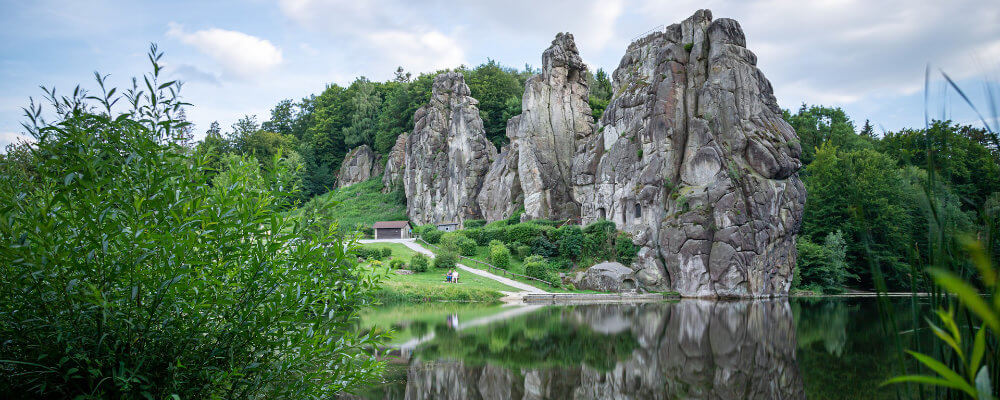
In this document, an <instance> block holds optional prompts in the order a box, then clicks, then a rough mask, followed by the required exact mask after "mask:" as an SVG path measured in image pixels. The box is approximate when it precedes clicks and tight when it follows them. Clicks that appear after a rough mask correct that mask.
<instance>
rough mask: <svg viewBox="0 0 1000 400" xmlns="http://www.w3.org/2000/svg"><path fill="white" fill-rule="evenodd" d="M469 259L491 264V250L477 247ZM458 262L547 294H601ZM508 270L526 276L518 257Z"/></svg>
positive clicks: (465, 261)
mask: <svg viewBox="0 0 1000 400" xmlns="http://www.w3.org/2000/svg"><path fill="white" fill-rule="evenodd" d="M418 243H419V242H418ZM424 247H427V248H428V249H430V250H431V251H433V252H434V253H435V254H436V253H437V252H438V251H439V250H438V249H435V248H433V247H430V246H424ZM469 258H471V259H473V260H479V261H485V262H489V259H490V248H489V246H477V247H476V254H475V255H474V256H469ZM458 261H459V264H462V265H464V266H466V267H469V268H475V269H479V270H483V271H487V272H492V273H494V274H496V275H500V276H502V277H505V278H508V279H512V280H515V281H518V282H521V283H524V284H527V285H531V286H534V287H536V288H539V289H542V290H544V291H547V292H555V293H600V292H595V291H585V290H570V289H567V288H554V287H552V286H549V285H546V284H544V283H541V282H539V281H536V280H532V279H526V278H522V277H519V276H513V275H505V274H503V273H502V272H500V271H496V270H493V271H490V269H489V267H487V266H486V265H483V264H480V263H477V262H472V261H469V260H465V259H461V258H460V259H459V260H458ZM507 270H508V271H510V272H513V273H515V274H521V275H524V264H523V263H521V260H518V259H517V257H514V256H513V255H512V256H511V258H510V266H509V267H508V268H507ZM463 277H464V275H463ZM463 279H464V278H463Z"/></svg>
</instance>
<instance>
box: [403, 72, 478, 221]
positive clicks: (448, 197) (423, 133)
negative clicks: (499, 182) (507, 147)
mask: <svg viewBox="0 0 1000 400" xmlns="http://www.w3.org/2000/svg"><path fill="white" fill-rule="evenodd" d="M431 92H432V93H431V100H430V103H429V104H427V105H425V106H423V107H421V108H420V109H418V110H417V112H416V113H415V114H414V115H413V121H414V129H413V133H412V134H411V135H410V137H409V138H407V140H406V157H405V158H406V160H405V162H404V163H403V188H404V190H405V191H406V198H407V202H406V203H407V204H406V209H407V215H408V216H409V217H410V220H411V221H412V222H414V223H416V224H418V225H423V224H431V223H445V222H457V223H461V222H463V221H464V220H466V219H475V218H481V215H482V214H481V213H480V211H479V205H478V204H477V202H476V197H477V196H478V194H479V190H480V188H481V187H482V184H483V179H484V178H485V177H486V173H487V171H488V170H489V168H490V164H491V163H492V162H493V160H494V159H496V156H497V150H496V148H495V147H493V144H492V143H490V142H489V140H487V139H486V136H485V133H484V131H483V121H482V119H481V118H480V117H479V109H478V108H476V104H478V103H479V102H478V101H476V99H473V98H472V97H470V96H469V94H470V93H469V86H467V85H466V84H465V78H464V77H463V76H462V74H461V73H458V72H446V73H442V74H440V75H438V76H436V77H435V78H434V84H433V86H432V88H431Z"/></svg>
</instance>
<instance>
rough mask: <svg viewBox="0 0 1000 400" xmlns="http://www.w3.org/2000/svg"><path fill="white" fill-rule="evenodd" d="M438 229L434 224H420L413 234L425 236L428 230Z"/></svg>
mask: <svg viewBox="0 0 1000 400" xmlns="http://www.w3.org/2000/svg"><path fill="white" fill-rule="evenodd" d="M436 230H437V227H436V226H434V225H420V226H418V227H416V228H413V234H414V235H416V236H423V235H424V234H425V233H427V232H430V231H436ZM425 240H426V239H425Z"/></svg>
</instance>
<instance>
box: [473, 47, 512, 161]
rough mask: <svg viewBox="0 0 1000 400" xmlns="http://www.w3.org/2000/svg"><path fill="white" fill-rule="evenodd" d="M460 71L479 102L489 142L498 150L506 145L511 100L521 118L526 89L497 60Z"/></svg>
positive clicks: (510, 71) (508, 69) (510, 69)
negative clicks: (522, 99)
mask: <svg viewBox="0 0 1000 400" xmlns="http://www.w3.org/2000/svg"><path fill="white" fill-rule="evenodd" d="M460 71H461V72H462V73H463V74H464V75H465V82H466V84H468V85H469V90H470V91H471V92H472V97H473V98H475V99H476V100H478V101H479V115H480V116H481V117H482V119H483V128H484V129H485V130H486V138H487V139H489V140H490V142H491V143H493V145H494V146H496V147H497V148H498V149H499V148H500V147H502V146H503V145H504V144H507V118H509V116H508V115H509V114H510V106H509V104H510V103H511V102H512V100H511V98H514V99H516V103H517V105H518V106H517V113H518V114H519V113H520V104H521V96H522V95H523V94H524V85H523V84H522V83H521V82H520V81H519V80H518V73H517V71H516V70H514V69H512V68H504V67H501V66H500V64H499V63H497V62H496V61H494V60H488V61H487V62H486V63H485V64H482V65H479V66H478V67H476V69H473V70H471V71H470V70H464V69H460ZM505 111H506V113H507V114H506V115H505ZM514 115H517V114H514ZM505 117H506V118H505Z"/></svg>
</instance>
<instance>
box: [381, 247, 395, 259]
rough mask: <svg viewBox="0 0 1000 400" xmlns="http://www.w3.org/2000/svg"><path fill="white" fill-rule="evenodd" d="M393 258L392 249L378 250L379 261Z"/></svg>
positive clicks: (383, 248)
mask: <svg viewBox="0 0 1000 400" xmlns="http://www.w3.org/2000/svg"><path fill="white" fill-rule="evenodd" d="M389 257H392V249H390V248H388V247H382V248H379V249H378V259H379V260H384V259H386V258H389Z"/></svg>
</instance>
